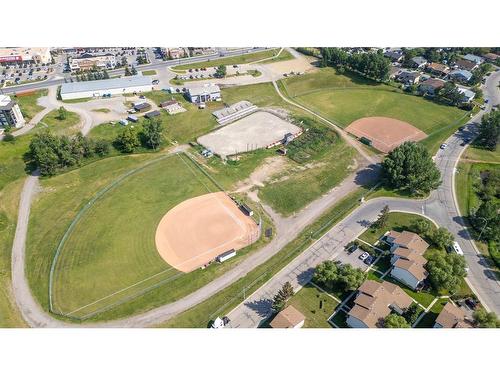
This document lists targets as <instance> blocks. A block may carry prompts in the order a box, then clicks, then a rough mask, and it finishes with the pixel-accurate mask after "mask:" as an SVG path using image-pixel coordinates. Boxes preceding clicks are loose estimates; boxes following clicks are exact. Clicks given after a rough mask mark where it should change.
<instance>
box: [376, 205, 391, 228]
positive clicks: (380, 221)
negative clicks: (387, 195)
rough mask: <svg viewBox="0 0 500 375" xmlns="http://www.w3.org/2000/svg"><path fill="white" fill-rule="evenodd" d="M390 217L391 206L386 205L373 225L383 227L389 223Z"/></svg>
mask: <svg viewBox="0 0 500 375" xmlns="http://www.w3.org/2000/svg"><path fill="white" fill-rule="evenodd" d="M388 219H389V206H388V205H385V206H384V208H382V211H380V215H379V216H378V218H377V220H376V221H375V222H374V223H373V224H372V227H373V228H376V229H380V228H383V227H385V225H386V224H387V220H388Z"/></svg>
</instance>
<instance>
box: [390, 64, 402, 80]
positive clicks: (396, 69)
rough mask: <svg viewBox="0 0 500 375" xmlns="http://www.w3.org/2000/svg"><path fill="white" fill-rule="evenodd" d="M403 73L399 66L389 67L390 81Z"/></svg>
mask: <svg viewBox="0 0 500 375" xmlns="http://www.w3.org/2000/svg"><path fill="white" fill-rule="evenodd" d="M400 71H401V68H400V67H399V66H392V65H391V66H390V67H389V79H394V78H396V76H397V75H398V74H399V72H400Z"/></svg>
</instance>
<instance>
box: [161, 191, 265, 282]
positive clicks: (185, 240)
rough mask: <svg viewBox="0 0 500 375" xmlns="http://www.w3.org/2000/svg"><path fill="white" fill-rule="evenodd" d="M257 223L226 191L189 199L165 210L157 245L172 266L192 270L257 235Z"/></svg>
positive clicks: (241, 245)
mask: <svg viewBox="0 0 500 375" xmlns="http://www.w3.org/2000/svg"><path fill="white" fill-rule="evenodd" d="M258 233H259V230H258V225H257V224H256V223H255V221H254V220H253V219H252V218H250V217H248V216H246V215H245V214H244V213H243V212H242V211H241V210H240V209H239V208H238V206H237V205H236V204H235V203H234V202H233V201H232V200H231V198H229V197H228V196H227V195H226V194H225V193H223V192H217V193H210V194H205V195H201V196H199V197H195V198H191V199H188V200H186V201H184V202H182V203H180V204H178V205H177V206H175V207H174V208H172V209H171V210H170V211H168V212H167V213H166V215H165V216H163V218H162V219H161V221H160V224H159V225H158V228H157V229H156V237H155V242H156V248H157V249H158V252H159V253H160V256H161V257H162V258H163V259H164V260H165V262H167V263H168V264H170V265H171V266H172V267H174V268H176V269H178V270H180V271H182V272H190V271H192V270H194V269H196V268H198V267H201V266H203V265H205V264H207V263H209V262H210V261H212V260H214V259H215V257H217V256H218V255H220V254H222V253H224V252H225V251H228V250H231V249H234V250H238V249H241V248H243V247H246V246H248V245H250V244H252V243H253V242H255V241H257V239H258Z"/></svg>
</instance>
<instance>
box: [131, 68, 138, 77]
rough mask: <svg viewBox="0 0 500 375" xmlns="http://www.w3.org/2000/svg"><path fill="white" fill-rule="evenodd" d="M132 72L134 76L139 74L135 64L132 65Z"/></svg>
mask: <svg viewBox="0 0 500 375" xmlns="http://www.w3.org/2000/svg"><path fill="white" fill-rule="evenodd" d="M130 74H131V75H133V76H135V75H137V69H136V68H135V66H132V70H131V71H130Z"/></svg>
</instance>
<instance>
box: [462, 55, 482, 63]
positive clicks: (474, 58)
mask: <svg viewBox="0 0 500 375" xmlns="http://www.w3.org/2000/svg"><path fill="white" fill-rule="evenodd" d="M464 59H465V60H469V61H474V62H475V63H477V64H481V63H482V62H483V59H482V57H479V56H476V55H473V54H472V53H468V54H467V55H465V56H464Z"/></svg>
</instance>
